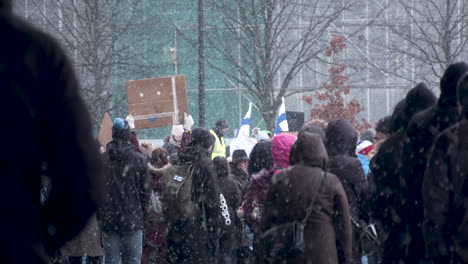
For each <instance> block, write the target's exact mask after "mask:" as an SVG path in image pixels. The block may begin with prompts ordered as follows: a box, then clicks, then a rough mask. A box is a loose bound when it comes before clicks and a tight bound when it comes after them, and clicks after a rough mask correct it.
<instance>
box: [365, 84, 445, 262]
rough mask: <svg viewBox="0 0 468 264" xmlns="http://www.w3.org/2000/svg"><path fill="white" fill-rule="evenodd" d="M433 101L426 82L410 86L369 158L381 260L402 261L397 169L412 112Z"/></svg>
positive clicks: (401, 203) (401, 195)
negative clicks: (381, 245)
mask: <svg viewBox="0 0 468 264" xmlns="http://www.w3.org/2000/svg"><path fill="white" fill-rule="evenodd" d="M436 102H437V98H436V96H435V95H434V93H433V92H432V91H431V90H430V89H429V88H428V87H427V86H426V84H424V83H419V84H418V85H416V86H415V87H414V88H412V89H411V90H410V91H409V92H408V94H407V95H406V97H405V99H404V100H403V101H402V102H400V103H399V104H398V107H395V110H394V112H393V114H392V119H393V120H394V122H393V125H392V130H391V131H392V132H391V133H392V134H391V136H390V137H388V138H387V139H386V140H385V141H384V142H383V143H382V145H381V146H380V149H379V151H378V152H377V154H376V155H375V157H374V159H373V161H372V165H371V175H370V176H369V183H370V186H371V193H372V194H371V210H372V217H373V220H374V221H376V222H377V223H378V225H379V227H380V228H379V231H380V233H381V238H382V239H383V242H384V243H383V262H384V263H397V262H398V261H400V260H404V259H405V255H406V253H405V252H406V251H405V249H406V246H407V245H408V243H407V240H405V238H406V236H405V230H406V228H405V224H406V222H405V220H404V218H405V216H404V214H405V212H404V210H402V208H404V202H405V201H406V197H405V196H404V193H402V192H401V190H402V189H404V188H405V186H406V184H405V179H404V178H401V172H400V169H401V167H402V165H403V164H404V163H405V162H406V161H405V160H403V159H402V152H403V147H404V143H405V142H404V137H405V132H406V128H407V126H408V124H409V122H410V120H411V118H412V117H413V116H414V115H415V114H417V113H418V112H420V111H424V110H425V109H427V108H429V107H431V106H433V105H435V103H436ZM405 263H406V262H405Z"/></svg>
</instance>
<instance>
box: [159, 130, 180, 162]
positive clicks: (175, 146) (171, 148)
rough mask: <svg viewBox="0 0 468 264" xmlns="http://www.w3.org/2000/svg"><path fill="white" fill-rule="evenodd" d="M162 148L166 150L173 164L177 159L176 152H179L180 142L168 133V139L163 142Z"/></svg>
mask: <svg viewBox="0 0 468 264" xmlns="http://www.w3.org/2000/svg"><path fill="white" fill-rule="evenodd" d="M163 148H164V149H165V150H166V151H167V154H168V156H169V161H170V162H171V164H175V163H176V162H177V160H178V157H177V154H178V153H179V149H180V142H176V141H175V140H174V137H173V136H172V135H170V137H169V141H168V142H166V143H164V145H163Z"/></svg>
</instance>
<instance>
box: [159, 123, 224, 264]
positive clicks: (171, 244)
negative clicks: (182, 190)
mask: <svg viewBox="0 0 468 264" xmlns="http://www.w3.org/2000/svg"><path fill="white" fill-rule="evenodd" d="M191 139H192V140H191V142H190V143H189V144H188V145H187V146H186V147H185V148H184V149H183V150H182V151H181V152H179V154H178V159H179V162H178V164H177V165H176V166H172V167H170V168H168V169H167V170H165V172H164V179H168V180H172V179H174V180H176V181H180V179H179V178H180V177H182V178H184V177H188V176H187V175H182V176H179V175H178V174H177V170H178V169H179V168H180V167H181V166H189V167H191V170H192V174H191V176H190V177H191V178H192V179H191V181H192V185H191V188H190V190H191V191H190V193H188V194H186V195H188V197H189V199H190V201H191V203H192V204H193V208H194V211H193V214H192V215H191V216H190V217H189V218H183V219H169V218H168V216H169V215H171V214H172V213H171V210H173V208H172V207H171V206H169V205H167V204H166V205H165V204H164V201H165V200H164V199H163V214H164V215H165V216H166V219H167V220H168V223H169V231H168V234H167V243H168V259H167V260H168V263H210V262H213V261H215V260H216V259H217V258H218V257H219V256H218V254H219V253H220V252H219V240H220V232H221V230H222V228H223V224H224V223H225V219H224V214H222V212H221V209H220V208H221V207H220V206H221V202H220V193H219V190H218V180H217V175H216V171H215V168H214V165H213V161H212V160H211V158H210V153H211V148H212V146H213V143H214V138H213V135H211V133H210V132H209V131H208V130H206V129H204V128H196V129H193V130H192V135H191ZM163 182H164V188H167V186H168V185H167V182H166V180H163ZM164 193H165V191H164V190H163V198H164V196H165V194H164Z"/></svg>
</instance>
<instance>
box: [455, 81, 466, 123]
mask: <svg viewBox="0 0 468 264" xmlns="http://www.w3.org/2000/svg"><path fill="white" fill-rule="evenodd" d="M457 95H458V103H459V104H460V105H461V106H462V107H463V116H464V117H465V118H467V117H468V73H467V74H465V75H463V76H462V77H461V78H460V81H458V84H457Z"/></svg>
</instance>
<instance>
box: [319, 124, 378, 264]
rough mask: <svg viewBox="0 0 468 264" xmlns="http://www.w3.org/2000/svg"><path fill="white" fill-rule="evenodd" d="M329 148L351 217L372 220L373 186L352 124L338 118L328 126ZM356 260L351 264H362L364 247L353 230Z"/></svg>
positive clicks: (329, 165) (334, 170) (331, 166)
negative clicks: (370, 194)
mask: <svg viewBox="0 0 468 264" xmlns="http://www.w3.org/2000/svg"><path fill="white" fill-rule="evenodd" d="M325 135H326V140H327V141H326V148H327V152H328V155H329V159H330V162H329V164H328V171H329V172H330V173H333V174H335V175H336V176H337V177H338V179H340V181H341V183H342V184H343V187H344V190H345V192H346V196H347V198H348V203H349V210H350V216H351V217H352V218H353V219H354V220H355V221H360V220H361V219H363V220H368V213H369V211H368V208H367V203H368V195H369V185H368V183H367V180H366V176H365V174H364V170H363V169H362V166H361V163H360V162H359V160H358V159H357V156H356V144H357V142H358V138H359V134H358V132H357V131H356V129H355V128H354V127H353V125H351V123H350V122H349V121H347V120H344V119H337V120H334V121H332V122H330V123H329V124H328V127H327V129H326V131H325ZM353 234H354V236H353V257H352V262H351V263H361V253H360V251H361V245H360V244H359V243H358V241H359V240H358V235H357V233H356V232H355V230H354V229H353Z"/></svg>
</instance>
